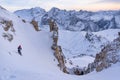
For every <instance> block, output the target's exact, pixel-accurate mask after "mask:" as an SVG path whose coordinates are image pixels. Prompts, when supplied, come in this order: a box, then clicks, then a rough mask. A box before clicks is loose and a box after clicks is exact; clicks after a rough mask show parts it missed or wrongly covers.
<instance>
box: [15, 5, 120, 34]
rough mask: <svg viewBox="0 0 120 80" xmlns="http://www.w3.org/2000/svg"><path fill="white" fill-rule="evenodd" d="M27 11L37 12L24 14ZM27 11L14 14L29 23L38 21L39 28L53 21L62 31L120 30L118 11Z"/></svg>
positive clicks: (32, 9)
mask: <svg viewBox="0 0 120 80" xmlns="http://www.w3.org/2000/svg"><path fill="white" fill-rule="evenodd" d="M27 10H30V12H36V11H38V12H37V13H26V12H27ZM27 10H26V11H25V10H19V11H15V12H14V13H15V14H16V15H18V16H20V17H21V18H23V19H25V20H29V21H31V20H32V19H35V20H36V21H38V23H39V26H44V25H48V20H49V19H53V20H54V21H55V22H56V23H57V24H58V25H59V28H61V29H64V30H71V31H92V32H97V31H101V30H106V29H120V23H119V21H120V10H115V11H98V12H91V11H83V10H80V11H75V10H69V11H67V10H60V9H58V8H55V7H54V8H52V9H51V10H49V11H48V12H46V11H45V10H44V9H42V8H38V7H37V8H31V9H27ZM23 14H24V15H23ZM26 15H31V16H30V17H31V18H30V19H28V18H26V17H25V16H26Z"/></svg>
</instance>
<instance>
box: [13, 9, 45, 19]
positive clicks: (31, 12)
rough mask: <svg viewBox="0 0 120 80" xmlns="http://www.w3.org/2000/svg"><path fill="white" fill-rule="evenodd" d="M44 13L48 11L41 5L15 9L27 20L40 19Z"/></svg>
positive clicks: (16, 12)
mask: <svg viewBox="0 0 120 80" xmlns="http://www.w3.org/2000/svg"><path fill="white" fill-rule="evenodd" d="M44 13H46V11H45V10H44V9H41V8H39V7H35V8H31V9H24V10H18V11H15V14H17V15H18V16H20V17H21V18H23V19H25V20H27V21H31V20H32V19H39V18H40V17H41V16H43V15H44Z"/></svg>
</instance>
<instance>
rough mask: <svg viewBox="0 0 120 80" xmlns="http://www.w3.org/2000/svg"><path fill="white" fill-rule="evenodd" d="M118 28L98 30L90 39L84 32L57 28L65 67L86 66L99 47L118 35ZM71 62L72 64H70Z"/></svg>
mask: <svg viewBox="0 0 120 80" xmlns="http://www.w3.org/2000/svg"><path fill="white" fill-rule="evenodd" d="M119 31H120V30H119V29H108V30H104V31H99V32H93V33H92V36H91V37H90V38H91V41H89V40H88V39H87V38H86V37H85V36H86V32H84V31H82V32H74V31H66V30H59V40H58V44H59V45H61V47H62V51H63V53H64V55H65V57H66V60H67V63H66V65H67V67H70V68H71V67H75V66H79V67H82V68H83V67H87V66H88V64H89V63H92V62H93V61H94V58H95V56H96V54H97V53H99V52H100V51H101V49H102V48H103V47H104V46H105V45H107V44H108V43H110V42H111V41H113V40H114V39H116V38H117V37H118V32H119ZM70 64H72V65H70Z"/></svg>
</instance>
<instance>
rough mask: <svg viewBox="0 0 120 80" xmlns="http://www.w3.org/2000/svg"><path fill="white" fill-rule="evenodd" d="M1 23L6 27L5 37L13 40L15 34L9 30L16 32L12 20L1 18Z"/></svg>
mask: <svg viewBox="0 0 120 80" xmlns="http://www.w3.org/2000/svg"><path fill="white" fill-rule="evenodd" d="M0 25H1V26H2V27H3V29H4V32H3V34H2V36H3V37H4V39H7V40H8V41H10V42H11V41H12V40H13V38H14V37H13V34H11V33H9V32H8V31H11V32H13V33H14V32H15V29H14V27H13V22H12V20H5V19H2V18H0Z"/></svg>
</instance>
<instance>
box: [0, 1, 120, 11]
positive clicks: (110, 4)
mask: <svg viewBox="0 0 120 80" xmlns="http://www.w3.org/2000/svg"><path fill="white" fill-rule="evenodd" d="M0 5H1V6H2V7H4V8H6V9H7V10H9V11H15V10H20V9H28V8H33V7H41V8H43V9H45V10H46V11H48V10H50V9H51V8H52V7H57V8H60V9H66V10H77V11H79V10H81V9H82V10H89V11H99V10H118V9H119V10H120V0H0Z"/></svg>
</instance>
